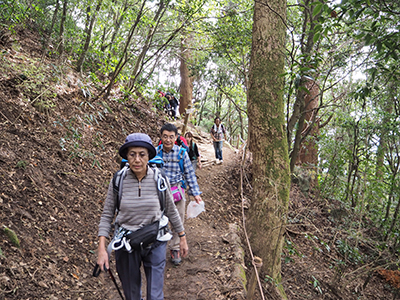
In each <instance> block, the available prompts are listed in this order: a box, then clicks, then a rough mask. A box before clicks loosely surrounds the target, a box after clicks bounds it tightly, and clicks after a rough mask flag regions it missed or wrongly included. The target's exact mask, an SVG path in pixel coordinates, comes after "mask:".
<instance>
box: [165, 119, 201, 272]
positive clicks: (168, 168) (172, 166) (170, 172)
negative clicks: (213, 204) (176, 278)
mask: <svg viewBox="0 0 400 300" xmlns="http://www.w3.org/2000/svg"><path fill="white" fill-rule="evenodd" d="M160 133H161V141H162V144H161V145H159V146H158V147H157V156H160V157H162V159H163V160H164V163H165V164H164V167H163V170H164V171H165V174H166V176H167V177H168V179H169V182H170V183H171V189H172V192H173V196H174V200H175V205H176V208H177V209H178V211H179V214H180V216H181V220H182V222H183V221H184V218H185V202H186V198H185V191H184V189H185V188H186V182H187V183H188V184H189V194H190V195H193V196H194V200H195V201H196V202H197V203H200V202H201V201H203V200H202V199H201V196H200V194H201V192H200V189H199V185H198V184H197V178H196V174H195V172H194V170H193V167H192V163H191V161H190V159H189V155H188V153H187V150H186V149H185V148H183V147H179V146H178V145H175V141H176V139H177V137H178V129H177V128H176V126H175V125H173V124H171V123H166V124H165V125H164V126H163V127H161V130H160ZM175 231H176V230H175ZM169 248H170V254H171V261H172V263H173V264H174V265H179V264H180V263H181V255H182V253H181V252H180V251H182V249H181V248H180V246H179V236H178V235H177V234H175V233H174V236H173V238H172V240H171V241H170V245H169ZM182 256H183V255H182Z"/></svg>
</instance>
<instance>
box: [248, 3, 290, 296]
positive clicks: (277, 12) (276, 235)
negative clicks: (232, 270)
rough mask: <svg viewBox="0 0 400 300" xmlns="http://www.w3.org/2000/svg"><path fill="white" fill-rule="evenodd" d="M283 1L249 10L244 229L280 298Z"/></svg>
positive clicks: (285, 181) (284, 160) (285, 189)
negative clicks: (248, 198) (249, 162)
mask: <svg viewBox="0 0 400 300" xmlns="http://www.w3.org/2000/svg"><path fill="white" fill-rule="evenodd" d="M285 20H286V1H285V0H272V1H268V5H265V4H264V3H261V2H258V1H257V2H256V3H255V6H254V25H253V43H252V53H251V63H250V76H249V84H250V86H249V90H248V115H249V141H250V145H249V146H250V151H252V153H253V180H252V186H253V195H252V198H253V200H252V204H251V207H250V210H249V218H248V229H249V235H250V241H251V245H252V248H253V250H254V254H255V255H257V256H259V257H261V258H262V260H263V262H264V264H263V267H262V270H263V271H264V272H265V273H266V274H267V275H269V276H271V277H272V278H273V279H275V280H276V282H277V283H278V289H279V291H280V294H281V295H282V298H286V296H285V293H284V291H283V289H282V287H281V285H280V284H279V283H280V281H281V252H282V244H283V241H284V233H285V222H286V221H285V220H286V213H287V209H288V202H289V190H290V173H289V157H288V145H287V139H286V131H285V116H284V100H283V87H284V80H283V78H282V76H280V75H281V74H282V73H283V72H284V53H285V51H284V49H285V33H286V27H285Z"/></svg>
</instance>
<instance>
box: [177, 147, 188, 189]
mask: <svg viewBox="0 0 400 300" xmlns="http://www.w3.org/2000/svg"><path fill="white" fill-rule="evenodd" d="M186 151H187V150H186V148H184V147H181V148H180V149H179V153H178V158H179V161H178V164H179V169H181V173H182V177H183V180H182V181H181V182H182V187H183V188H184V189H186V180H185V176H184V174H185V169H184V166H183V161H184V159H185V153H186Z"/></svg>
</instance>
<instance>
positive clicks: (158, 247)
mask: <svg viewBox="0 0 400 300" xmlns="http://www.w3.org/2000/svg"><path fill="white" fill-rule="evenodd" d="M166 248H167V242H159V241H157V242H155V243H154V244H153V245H152V246H151V248H150V249H145V250H142V251H133V252H132V253H129V252H127V251H125V250H123V249H121V250H118V251H115V260H116V265H117V272H118V276H119V279H120V280H121V282H122V288H123V290H124V294H125V299H126V300H140V299H141V297H142V291H141V288H142V277H141V274H140V266H141V264H142V262H143V267H144V272H145V274H146V280H147V293H146V300H163V299H164V292H163V287H164V269H165V252H166Z"/></svg>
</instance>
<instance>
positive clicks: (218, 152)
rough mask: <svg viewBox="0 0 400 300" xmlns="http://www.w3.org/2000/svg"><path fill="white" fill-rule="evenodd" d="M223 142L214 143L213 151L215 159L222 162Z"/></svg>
mask: <svg viewBox="0 0 400 300" xmlns="http://www.w3.org/2000/svg"><path fill="white" fill-rule="evenodd" d="M223 144H224V142H223V141H218V142H214V150H215V158H216V159H219V160H222V146H223Z"/></svg>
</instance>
